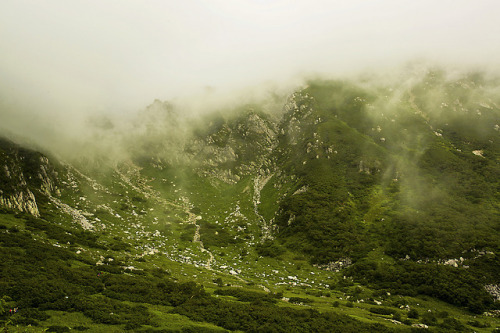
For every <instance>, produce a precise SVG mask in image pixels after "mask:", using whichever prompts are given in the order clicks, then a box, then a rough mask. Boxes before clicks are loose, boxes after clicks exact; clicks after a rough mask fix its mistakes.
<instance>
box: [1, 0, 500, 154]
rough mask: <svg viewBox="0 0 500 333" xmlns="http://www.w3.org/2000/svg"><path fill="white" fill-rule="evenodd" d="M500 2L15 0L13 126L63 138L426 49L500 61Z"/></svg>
mask: <svg viewBox="0 0 500 333" xmlns="http://www.w3.org/2000/svg"><path fill="white" fill-rule="evenodd" d="M499 14H500V2H499V1H496V0H494V1H486V0H476V1H463V0H441V1H438V0H434V1H429V0H425V1H414V0H412V1H405V0H381V1H360V0H354V1H352V0H351V1H333V0H297V1H292V0H290V1H285V0H188V1H181V0H177V1H174V0H166V1H159V0H158V1H152V0H149V1H139V0H137V1H130V0H115V1H103V0H99V1H97V0H71V1H66V0H57V1H55V0H54V1H51V0H46V1H37V0H33V1H26V0H2V1H1V2H0V131H2V132H6V131H8V132H10V133H11V134H12V133H13V134H17V135H21V136H26V137H28V138H31V139H32V140H35V141H39V142H41V143H42V144H45V145H49V144H52V143H54V142H56V141H60V140H61V136H62V137H68V138H73V139H75V138H78V137H80V136H83V131H84V130H85V129H86V126H87V125H86V124H87V123H88V122H87V119H88V118H89V117H93V116H95V115H102V114H106V115H111V116H119V117H122V118H123V117H124V116H130V117H131V114H132V112H134V111H137V110H139V109H143V108H144V107H145V106H146V105H148V104H150V103H151V102H152V101H153V100H155V99H161V100H179V101H183V103H184V104H186V103H187V102H186V101H189V102H193V101H194V102H193V103H190V105H191V106H192V107H194V108H197V109H201V108H202V107H203V105H204V103H205V100H207V101H208V100H209V101H211V103H212V105H213V104H214V103H215V102H214V101H219V100H225V101H234V100H236V99H238V98H240V97H239V96H242V91H245V92H247V91H249V90H245V87H254V86H265V87H269V86H270V85H272V86H273V87H278V88H281V89H283V87H288V86H289V85H294V84H297V82H299V78H300V77H302V76H303V75H311V74H312V73H319V74H321V75H327V76H338V75H347V74H351V73H361V72H363V71H365V70H370V71H373V70H375V71H378V72H379V73H380V72H382V73H383V71H384V70H386V69H389V68H393V67H395V66H398V65H400V64H402V63H405V62H407V61H413V60H415V59H426V60H428V61H431V62H436V63H439V64H445V65H453V66H471V65H472V66H480V67H482V68H487V69H490V70H491V69H494V70H497V69H498V68H499V64H500V61H499V59H500V24H498V16H499ZM264 83H265V84H264ZM236 92H237V93H236ZM253 93H254V94H256V95H259V91H258V89H257V90H255V89H254V90H253ZM207 96H208V97H209V98H206V97H207ZM227 96H232V97H231V98H226V97H227ZM215 104H216V103H215ZM186 105H187V104H186ZM0 134H1V132H0Z"/></svg>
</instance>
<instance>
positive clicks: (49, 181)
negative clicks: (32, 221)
mask: <svg viewBox="0 0 500 333" xmlns="http://www.w3.org/2000/svg"><path fill="white" fill-rule="evenodd" d="M0 164H1V169H0V170H1V171H0V206H2V207H5V208H8V209H12V210H18V211H21V212H26V213H29V214H31V215H33V216H36V217H38V216H40V211H39V207H38V204H37V200H36V196H37V195H38V194H40V195H46V196H52V195H56V196H57V195H60V193H59V189H58V186H57V176H58V174H57V172H56V171H55V168H54V166H53V165H52V164H51V163H50V161H49V159H48V158H47V157H46V156H44V155H42V154H41V153H39V152H35V151H33V150H30V149H26V148H22V147H20V146H18V145H16V144H14V143H12V142H11V141H9V140H6V139H0Z"/></svg>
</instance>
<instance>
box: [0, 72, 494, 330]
mask: <svg viewBox="0 0 500 333" xmlns="http://www.w3.org/2000/svg"><path fill="white" fill-rule="evenodd" d="M499 86H500V85H499V82H498V80H496V79H490V78H488V77H486V76H485V75H483V74H478V73H472V74H470V73H468V74H461V75H458V76H457V75H450V74H449V73H446V72H444V71H442V70H439V69H432V70H430V69H426V70H424V71H420V72H417V73H406V74H405V75H403V76H402V77H400V78H398V79H397V80H395V81H393V82H388V81H379V79H377V78H364V80H360V81H325V80H311V81H310V82H308V84H307V85H306V86H305V87H304V88H301V89H298V90H297V91H295V92H294V93H293V94H291V95H290V96H289V98H288V100H287V101H286V103H285V104H284V105H283V109H282V110H281V111H279V110H271V111H270V110H269V109H266V108H264V107H263V106H261V105H245V106H241V107H238V108H235V109H231V110H218V111H217V112H211V113H206V114H205V115H203V116H200V117H194V116H185V115H183V113H182V110H180V109H179V107H178V106H176V105H174V104H170V103H165V102H160V101H155V102H154V103H153V104H151V105H150V106H149V107H147V108H146V109H145V110H144V111H142V112H141V113H140V114H139V115H138V116H137V118H136V119H134V120H133V122H132V123H131V124H128V125H127V127H126V129H127V133H126V134H120V133H117V132H116V131H117V129H118V128H119V127H114V126H113V124H109V126H104V127H102V128H101V129H100V130H102V131H103V132H102V134H103V136H104V134H106V135H108V134H110V133H112V135H113V138H114V140H115V141H114V142H115V143H116V148H117V149H116V150H117V151H118V152H119V153H117V154H115V155H113V154H110V155H109V156H102V155H96V156H90V155H89V156H82V157H81V158H80V159H77V160H68V161H64V162H63V161H58V160H57V159H56V158H55V157H47V156H45V155H43V154H41V153H39V152H36V151H33V150H30V149H26V148H23V147H21V146H19V145H16V144H14V143H12V142H10V141H6V140H2V141H0V162H1V166H0V167H1V168H0V181H1V183H0V185H1V186H0V191H1V192H0V205H1V206H2V207H3V208H2V211H1V212H0V213H1V216H0V223H1V225H2V229H1V231H2V233H1V236H2V240H1V249H2V256H3V258H4V259H5V262H4V264H3V266H2V272H3V273H2V274H3V275H2V284H1V285H0V286H1V290H0V293H1V294H2V296H6V297H4V301H2V302H3V303H2V304H3V305H2V306H4V307H5V306H6V305H5V304H8V306H11V307H14V306H16V305H17V306H19V307H21V308H24V309H28V310H27V312H23V313H22V314H20V315H18V316H14V317H12V318H13V319H12V320H14V322H15V323H18V324H28V323H39V324H40V325H42V326H44V327H48V326H50V325H56V324H57V325H58V324H61V323H62V324H65V325H66V323H67V322H66V321H65V319H63V318H64V316H65V315H66V314H68V313H72V316H74V318H79V319H78V320H79V321H80V322H81V323H83V324H82V325H81V326H85V327H92V328H93V329H97V328H98V327H100V328H102V329H104V327H106V326H99V325H117V326H115V327H117V329H118V330H120V329H122V330H123V329H125V328H128V329H134V330H140V329H141V327H142V329H144V330H147V329H150V330H154V329H156V328H157V329H164V330H167V331H168V330H171V331H175V330H180V329H182V328H185V329H191V330H197V331H202V330H206V331H222V330H224V329H228V330H243V331H252V330H253V331H262V330H265V329H268V330H272V329H278V328H280V329H286V330H290V329H292V328H294V327H295V328H297V327H301V329H303V330H304V331H308V330H309V331H321V330H325V331H331V330H332V328H331V327H330V328H327V327H328V326H327V322H334V323H335V324H334V327H336V328H338V329H339V330H343V331H348V330H361V331H363V330H364V331H373V330H375V331H376V330H380V331H384V330H391V329H403V330H404V327H403V326H397V325H399V324H400V323H401V322H404V323H405V324H408V325H417V324H425V325H430V326H437V327H440V329H442V330H468V329H471V327H474V329H475V330H481V329H485V330H486V329H487V328H486V326H485V325H492V326H493V327H494V326H495V325H496V326H498V325H499V324H498V319H495V318H494V317H491V316H490V315H492V316H494V315H496V314H498V313H497V312H495V311H498V310H500V309H499V308H500V304H499V301H498V297H499V287H498V286H499V284H500V280H499V278H500V257H499V252H500V248H499V244H500V222H499V221H500V196H499V193H500V177H499V176H498V175H500V142H499V140H500V132H499V125H500V107H499V105H500V100H499V98H498V94H497V92H498V91H499ZM40 251H42V252H43V253H45V254H43V255H42V254H37V253H38V252H40ZM27 254H28V255H29V256H32V257H33V258H35V259H36V258H38V259H37V260H38V261H37V260H31V259H30V260H28V259H27V257H26V255H27ZM9 267H17V268H15V269H11V268H9ZM30 267H35V270H37V271H39V272H40V273H39V275H38V276H37V275H33V274H30V273H29V270H30ZM57 272H63V273H61V274H59V273H57ZM96 277H97V278H96ZM42 280H43V281H42ZM175 281H177V282H175ZM200 283H201V284H203V286H204V288H203V287H201V286H200V285H199V284H200ZM37 284H40V285H41V286H42V287H43V288H40V290H39V292H37V293H34V291H33V289H34V287H33V286H34V285H37ZM51 284H53V285H55V286H57V287H56V288H54V287H51V286H50V285H51ZM228 285H235V286H238V287H243V288H229V287H228ZM28 290H29V291H28ZM33 295H35V296H36V297H35V296H33ZM7 297H10V300H8V298H7ZM124 302H125V303H124ZM245 302H247V303H245ZM248 302H251V303H248ZM276 302H279V303H278V304H279V306H278V305H276V304H275V303H276ZM130 304H132V306H131V305H130ZM306 305H307V306H312V307H313V308H314V309H317V310H320V312H315V311H304V310H302V309H301V308H302V307H304V306H306ZM332 305H333V307H332ZM339 306H340V308H339ZM96 307H98V308H99V309H102V311H101V310H99V311H94V310H92V309H95V308H96ZM410 310H418V311H420V313H424V312H425V313H426V315H424V316H422V317H421V318H420V319H419V318H418V314H417V315H415V312H411V311H410ZM428 310H431V311H430V312H429V311H428ZM58 311H59V312H58ZM466 311H469V312H466ZM141 312H142V313H144V314H145V315H144V316H137V315H134V313H141ZM340 312H342V313H344V314H348V315H350V316H354V317H355V318H360V317H361V318H363V320H364V321H366V322H368V324H366V325H365V324H362V323H361V322H358V321H354V320H353V319H352V318H349V317H346V316H343V315H339V317H337V315H338V313H340ZM444 312H447V313H449V314H451V315H450V317H453V318H446V316H445V315H444V314H443V313H444ZM110 313H116V314H117V317H116V318H115V317H113V316H112V315H110ZM228 313H233V314H234V316H230V317H228ZM429 313H430V314H429ZM439 313H441V314H439ZM484 313H486V314H484ZM47 314H50V315H51V316H52V319H50V318H48V317H47ZM247 314H249V316H250V317H248V316H247ZM474 314H478V315H480V316H479V317H478V318H479V319H478V320H476V318H474V317H473V315H474ZM178 316H179V317H178ZM280 317H282V318H285V319H283V320H281V319H280V320H277V319H276V318H280ZM3 318H4V319H5V318H7V317H5V313H4V317H3ZM174 318H177V319H175V320H177V321H178V322H179V324H178V325H177V326H175V325H173V326H172V325H171V323H172V320H173V319H174ZM23 320H24V321H23ZM30 320H31V321H30ZM75 320H76V319H75ZM200 321H201V322H203V323H200ZM306 322H314V325H313V324H311V326H308V327H309V328H306V326H307V325H306V324H305V323H306ZM51 323H52V324H51ZM303 325H306V326H303ZM66 326H67V325H66ZM73 326H75V327H77V326H78V325H73ZM73 326H72V327H73ZM482 326H485V327H482ZM107 327H108V328H109V327H110V326H107ZM402 327H403V328H402Z"/></svg>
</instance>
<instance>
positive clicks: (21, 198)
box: [0, 189, 40, 217]
mask: <svg viewBox="0 0 500 333" xmlns="http://www.w3.org/2000/svg"><path fill="white" fill-rule="evenodd" d="M0 206H2V207H6V208H9V209H13V210H19V211H21V212H27V213H30V214H31V215H33V216H36V217H38V216H40V212H39V211H38V206H37V204H36V199H35V196H34V194H33V193H32V192H31V191H30V190H28V189H26V190H25V191H20V192H17V193H14V194H12V195H10V196H5V197H4V196H0Z"/></svg>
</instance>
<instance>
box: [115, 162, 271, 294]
mask: <svg viewBox="0 0 500 333" xmlns="http://www.w3.org/2000/svg"><path fill="white" fill-rule="evenodd" d="M133 167H135V166H133ZM134 169H135V170H132V173H135V174H137V172H138V171H139V170H138V169H139V168H137V167H135V168H134ZM115 172H116V173H117V174H118V175H119V177H120V178H121V180H122V181H123V182H124V183H125V184H127V185H128V186H131V187H132V188H133V189H134V190H136V191H138V192H139V193H141V194H142V195H144V196H145V197H146V198H150V199H153V200H155V201H156V202H157V203H158V204H160V205H164V206H170V207H175V208H178V209H181V210H183V211H184V212H185V213H186V214H187V215H188V219H187V222H188V223H190V224H193V225H194V226H195V231H194V235H193V243H198V246H199V249H200V251H201V252H202V253H207V254H208V255H209V258H208V260H207V262H206V263H205V266H204V267H205V268H206V269H208V270H210V271H213V272H217V273H220V274H223V275H226V274H227V272H222V271H219V270H215V269H213V268H212V264H213V262H214V261H215V257H214V255H213V253H212V252H211V251H210V250H208V249H206V248H205V246H204V245H203V242H202V241H201V236H200V228H201V226H200V225H199V224H198V219H197V215H196V214H194V213H192V212H191V211H190V208H189V202H188V201H184V203H183V204H179V203H175V202H172V201H169V200H166V199H165V198H162V197H161V195H160V193H159V192H157V191H154V190H153V189H152V188H151V187H149V186H147V185H146V182H141V183H140V184H134V182H133V181H132V179H131V177H130V176H128V175H127V174H125V173H124V172H121V171H120V170H118V168H115ZM273 175H274V174H271V175H269V176H267V177H263V179H262V180H261V176H258V177H257V179H255V183H254V184H255V187H254V197H253V199H254V200H253V201H254V211H255V213H256V215H257V217H258V218H259V219H260V221H261V222H262V223H263V229H264V235H266V236H265V237H272V236H271V230H270V228H269V226H268V225H267V222H266V220H265V219H264V217H263V216H261V215H260V214H259V212H258V204H259V203H260V191H261V190H262V188H263V187H264V186H265V185H266V183H267V182H268V180H269V179H271V177H272V176H273ZM139 178H141V177H140V174H139ZM232 276H233V277H234V278H235V279H237V280H238V281H241V282H242V283H245V284H248V283H249V281H247V280H245V279H243V278H242V277H240V276H238V275H232ZM257 286H258V287H259V288H262V290H264V291H265V292H268V293H269V292H271V290H270V289H269V288H267V287H266V286H264V285H262V284H259V285H257Z"/></svg>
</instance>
